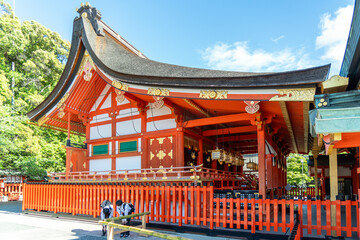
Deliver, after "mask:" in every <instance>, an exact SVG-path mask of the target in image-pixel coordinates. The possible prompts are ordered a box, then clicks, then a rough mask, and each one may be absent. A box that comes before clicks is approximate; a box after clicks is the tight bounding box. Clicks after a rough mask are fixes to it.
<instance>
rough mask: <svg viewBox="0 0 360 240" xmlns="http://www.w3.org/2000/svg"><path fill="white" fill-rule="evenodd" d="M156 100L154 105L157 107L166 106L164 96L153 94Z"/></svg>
mask: <svg viewBox="0 0 360 240" xmlns="http://www.w3.org/2000/svg"><path fill="white" fill-rule="evenodd" d="M153 98H154V100H155V102H154V107H155V108H156V109H160V108H162V107H163V106H164V100H163V99H164V97H159V96H153Z"/></svg>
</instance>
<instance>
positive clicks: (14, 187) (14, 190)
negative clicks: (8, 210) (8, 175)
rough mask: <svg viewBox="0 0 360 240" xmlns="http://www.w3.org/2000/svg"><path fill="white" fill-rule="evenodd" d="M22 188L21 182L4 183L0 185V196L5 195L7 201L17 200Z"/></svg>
mask: <svg viewBox="0 0 360 240" xmlns="http://www.w3.org/2000/svg"><path fill="white" fill-rule="evenodd" d="M22 190H23V184H22V183H4V188H1V187H0V196H1V197H2V196H7V197H8V200H9V201H14V200H19V199H20V195H21V194H22Z"/></svg>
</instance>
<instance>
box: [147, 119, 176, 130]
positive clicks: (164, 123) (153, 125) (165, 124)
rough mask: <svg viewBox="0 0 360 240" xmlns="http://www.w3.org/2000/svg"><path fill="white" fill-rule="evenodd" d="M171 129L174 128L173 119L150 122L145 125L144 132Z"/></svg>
mask: <svg viewBox="0 0 360 240" xmlns="http://www.w3.org/2000/svg"><path fill="white" fill-rule="evenodd" d="M172 128H176V122H175V119H165V120H159V121H152V122H148V123H146V130H147V131H148V132H153V131H157V130H165V129H172Z"/></svg>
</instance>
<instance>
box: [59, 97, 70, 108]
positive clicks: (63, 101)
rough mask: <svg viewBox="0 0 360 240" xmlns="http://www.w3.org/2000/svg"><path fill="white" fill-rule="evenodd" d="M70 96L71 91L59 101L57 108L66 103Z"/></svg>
mask: <svg viewBox="0 0 360 240" xmlns="http://www.w3.org/2000/svg"><path fill="white" fill-rule="evenodd" d="M68 97H69V93H66V94H65V95H64V96H63V97H62V99H61V100H60V101H59V103H58V104H57V105H56V107H57V108H60V107H61V106H62V105H63V104H64V103H65V101H66V100H67V99H68Z"/></svg>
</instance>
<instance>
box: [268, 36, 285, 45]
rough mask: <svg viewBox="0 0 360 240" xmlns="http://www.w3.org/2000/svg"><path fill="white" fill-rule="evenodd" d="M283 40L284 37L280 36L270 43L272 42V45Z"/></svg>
mask: <svg viewBox="0 0 360 240" xmlns="http://www.w3.org/2000/svg"><path fill="white" fill-rule="evenodd" d="M283 38H285V35H281V36H280V37H277V38H272V39H271V41H273V42H274V43H277V42H278V41H280V40H281V39H283Z"/></svg>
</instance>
